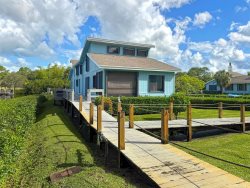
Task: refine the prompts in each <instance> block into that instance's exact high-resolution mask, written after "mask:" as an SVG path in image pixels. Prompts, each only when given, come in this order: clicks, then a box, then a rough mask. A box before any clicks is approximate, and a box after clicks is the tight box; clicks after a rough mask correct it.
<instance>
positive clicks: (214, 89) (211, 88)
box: [209, 85, 217, 91]
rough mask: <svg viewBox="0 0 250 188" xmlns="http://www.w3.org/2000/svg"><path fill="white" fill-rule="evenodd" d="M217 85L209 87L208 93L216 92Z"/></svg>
mask: <svg viewBox="0 0 250 188" xmlns="http://www.w3.org/2000/svg"><path fill="white" fill-rule="evenodd" d="M216 90H217V85H209V91H216Z"/></svg>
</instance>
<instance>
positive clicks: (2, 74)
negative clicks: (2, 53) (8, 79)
mask: <svg viewBox="0 0 250 188" xmlns="http://www.w3.org/2000/svg"><path fill="white" fill-rule="evenodd" d="M7 74H9V71H8V70H7V69H6V68H5V67H4V66H2V65H0V87H3V86H4V84H3V79H4V77H5V76H6V75H7Z"/></svg>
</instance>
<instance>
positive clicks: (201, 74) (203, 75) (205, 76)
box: [187, 67, 213, 82]
mask: <svg viewBox="0 0 250 188" xmlns="http://www.w3.org/2000/svg"><path fill="white" fill-rule="evenodd" d="M187 74H188V75H189V76H193V77H196V78H198V79H200V80H203V81H204V82H208V81H210V80H212V79H213V77H212V73H211V72H209V69H208V68H207V67H193V68H191V69H190V70H189V71H188V73H187Z"/></svg>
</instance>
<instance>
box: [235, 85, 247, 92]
mask: <svg viewBox="0 0 250 188" xmlns="http://www.w3.org/2000/svg"><path fill="white" fill-rule="evenodd" d="M237 90H238V91H246V90H247V84H238V85H237Z"/></svg>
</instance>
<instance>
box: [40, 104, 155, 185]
mask: <svg viewBox="0 0 250 188" xmlns="http://www.w3.org/2000/svg"><path fill="white" fill-rule="evenodd" d="M44 105H47V107H46V109H45V107H43V110H42V112H43V113H42V114H41V115H40V116H39V117H38V120H37V121H42V120H43V119H45V118H46V116H48V115H55V114H56V116H57V117H58V118H59V119H60V120H61V121H62V122H63V124H64V125H65V126H66V127H67V129H68V130H69V131H70V132H71V133H72V134H73V135H69V134H65V135H64V134H61V133H59V134H57V131H56V130H55V129H53V126H57V125H62V124H57V123H53V122H50V123H51V124H50V123H49V122H47V128H48V129H50V130H51V131H52V132H53V136H52V137H53V138H55V139H56V143H55V144H60V145H61V146H62V148H63V151H64V155H65V159H64V162H63V163H61V164H58V165H57V167H58V168H68V167H71V166H81V167H82V168H83V170H84V168H89V167H90V168H91V167H94V166H99V167H101V168H102V169H104V171H105V172H108V173H110V174H113V175H115V176H119V177H122V178H125V179H126V182H128V183H131V184H134V185H135V184H136V186H138V185H139V187H151V186H152V185H149V183H148V182H146V183H144V182H143V180H140V182H138V180H137V179H136V177H135V173H133V174H132V173H131V174H132V175H131V174H126V171H127V169H118V168H117V164H116V159H117V157H116V155H118V154H116V153H114V155H109V157H111V156H112V157H113V158H115V160H114V159H109V162H108V164H106V165H105V159H104V154H103V152H102V151H101V150H100V148H99V147H98V146H97V145H96V144H93V143H87V142H86V141H85V140H84V139H83V137H82V136H81V134H80V131H82V130H80V129H79V128H78V121H77V120H76V119H75V121H74V119H73V120H72V119H70V116H69V114H67V112H64V109H63V106H62V107H59V106H53V105H52V101H48V102H46V103H45V104H44ZM71 136H76V137H77V138H78V140H80V142H79V141H66V140H62V138H63V137H71ZM70 142H72V143H80V144H84V146H85V147H86V151H82V150H81V151H80V150H76V152H75V156H76V159H77V161H76V162H75V163H74V162H73V163H72V162H70V163H68V162H67V160H68V155H69V153H68V152H69V151H68V148H67V147H66V145H65V144H66V143H70ZM71 152H72V151H71ZM84 153H90V155H91V156H92V158H93V163H91V164H90V163H89V162H88V161H86V160H85V158H86V157H85V155H84ZM138 177H139V175H138ZM140 179H143V177H141V178H140Z"/></svg>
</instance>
